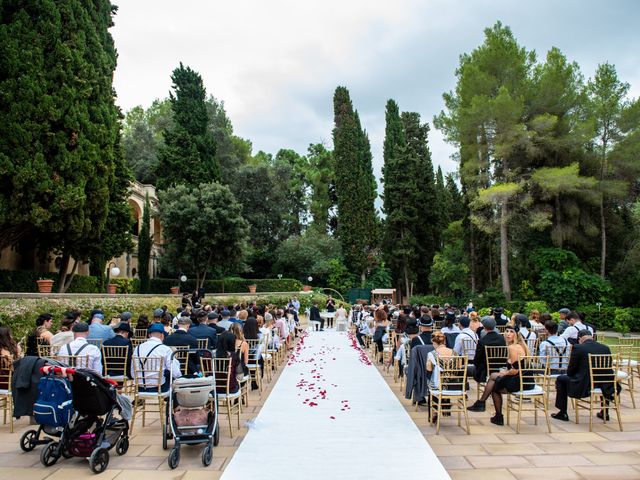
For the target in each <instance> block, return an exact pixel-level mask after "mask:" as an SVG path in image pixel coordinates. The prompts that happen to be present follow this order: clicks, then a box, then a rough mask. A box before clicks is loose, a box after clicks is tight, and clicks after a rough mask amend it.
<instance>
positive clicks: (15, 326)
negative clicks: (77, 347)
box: [0, 292, 327, 340]
mask: <svg viewBox="0 0 640 480" xmlns="http://www.w3.org/2000/svg"><path fill="white" fill-rule="evenodd" d="M289 299H290V298H289V296H287V295H255V296H254V297H251V298H250V299H247V298H246V297H244V298H243V297H234V296H233V295H230V296H228V297H222V298H216V303H220V304H224V305H233V304H241V303H248V301H249V300H251V301H252V300H255V301H256V302H257V303H258V304H259V305H265V304H273V305H276V306H279V307H285V306H287V304H288V302H289ZM298 300H300V305H301V309H302V311H303V312H304V309H306V308H309V307H311V305H312V304H313V302H314V301H317V302H318V304H319V305H321V306H323V305H324V304H325V303H326V301H327V296H326V295H324V294H321V293H317V292H312V293H310V294H304V295H299V296H298ZM163 305H166V306H167V307H168V308H169V310H170V311H172V312H175V311H176V308H177V307H179V306H180V299H179V298H178V297H171V296H164V297H127V296H124V295H122V296H117V297H104V298H91V297H90V296H87V297H85V298H77V299H76V298H60V299H57V298H56V299H52V298H42V299H39V298H38V299H35V298H28V299H27V298H21V299H14V300H8V299H6V300H5V299H0V324H2V325H4V326H8V327H9V328H11V332H12V334H13V336H14V338H16V339H17V340H18V339H20V338H22V337H23V336H25V335H26V334H27V333H29V332H31V331H32V330H33V329H34V327H35V319H36V317H37V316H38V315H39V314H41V313H51V314H52V315H53V317H54V326H53V331H54V332H56V331H57V330H58V327H59V325H60V320H61V319H62V317H63V316H64V314H65V313H66V312H68V311H70V310H79V311H80V312H82V319H83V320H85V321H86V320H87V316H88V315H89V312H90V311H91V310H92V309H94V308H101V309H102V310H104V313H105V321H109V320H110V319H111V317H112V316H113V315H114V314H116V313H122V312H125V311H130V312H132V313H133V320H134V322H135V320H136V319H137V318H138V316H139V315H140V314H145V315H148V316H149V318H151V317H152V316H153V310H154V309H156V308H159V307H162V306H163Z"/></svg>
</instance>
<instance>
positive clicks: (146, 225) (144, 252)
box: [138, 194, 153, 293]
mask: <svg viewBox="0 0 640 480" xmlns="http://www.w3.org/2000/svg"><path fill="white" fill-rule="evenodd" d="M150 232H151V204H150V203H149V194H147V195H146V197H145V199H144V211H143V212H142V225H141V226H140V233H138V277H140V293H149V258H150V257H151V244H152V242H153V240H152V238H151V234H150Z"/></svg>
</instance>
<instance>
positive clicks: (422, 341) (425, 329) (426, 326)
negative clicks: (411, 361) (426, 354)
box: [410, 314, 433, 348]
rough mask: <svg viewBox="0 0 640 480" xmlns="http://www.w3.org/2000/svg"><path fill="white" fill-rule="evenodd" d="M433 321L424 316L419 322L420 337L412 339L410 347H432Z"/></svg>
mask: <svg viewBox="0 0 640 480" xmlns="http://www.w3.org/2000/svg"><path fill="white" fill-rule="evenodd" d="M432 326H433V320H432V319H431V317H430V316H429V315H424V314H423V315H422V316H421V317H420V320H418V329H419V331H420V333H419V335H417V336H415V337H414V338H412V339H411V343H410V347H411V348H414V347H417V346H418V345H431V327H432Z"/></svg>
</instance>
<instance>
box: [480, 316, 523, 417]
mask: <svg viewBox="0 0 640 480" xmlns="http://www.w3.org/2000/svg"><path fill="white" fill-rule="evenodd" d="M504 339H505V340H506V342H507V349H508V357H507V364H506V366H505V367H504V368H502V369H501V370H500V371H499V372H495V373H492V374H491V376H490V377H489V380H488V381H487V385H486V386H485V388H484V393H483V394H482V397H481V398H480V400H478V401H477V402H475V403H474V404H473V405H471V406H470V407H469V408H468V410H470V411H472V412H484V410H485V402H486V400H487V399H488V398H489V395H491V398H492V399H493V405H494V407H495V408H496V414H495V415H494V416H493V417H491V423H494V424H496V425H504V417H503V416H502V394H503V393H508V392H517V391H519V390H520V359H521V358H522V357H526V356H528V355H529V349H528V348H527V344H526V342H525V341H524V340H523V338H522V336H520V335H519V334H518V332H516V330H515V328H514V327H513V326H507V328H506V329H505V331H504ZM533 387H534V382H533V381H532V379H530V378H527V379H525V382H524V388H525V390H529V389H532V388H533Z"/></svg>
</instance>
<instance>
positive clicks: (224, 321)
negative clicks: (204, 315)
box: [218, 308, 231, 330]
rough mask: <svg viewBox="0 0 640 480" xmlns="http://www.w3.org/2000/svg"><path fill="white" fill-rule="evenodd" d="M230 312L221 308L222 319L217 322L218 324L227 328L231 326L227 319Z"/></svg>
mask: <svg viewBox="0 0 640 480" xmlns="http://www.w3.org/2000/svg"><path fill="white" fill-rule="evenodd" d="M229 316H230V312H229V310H227V309H226V308H225V309H224V310H222V320H220V321H219V322H218V326H219V327H222V328H224V329H225V330H229V328H230V327H231V321H230V320H229Z"/></svg>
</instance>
